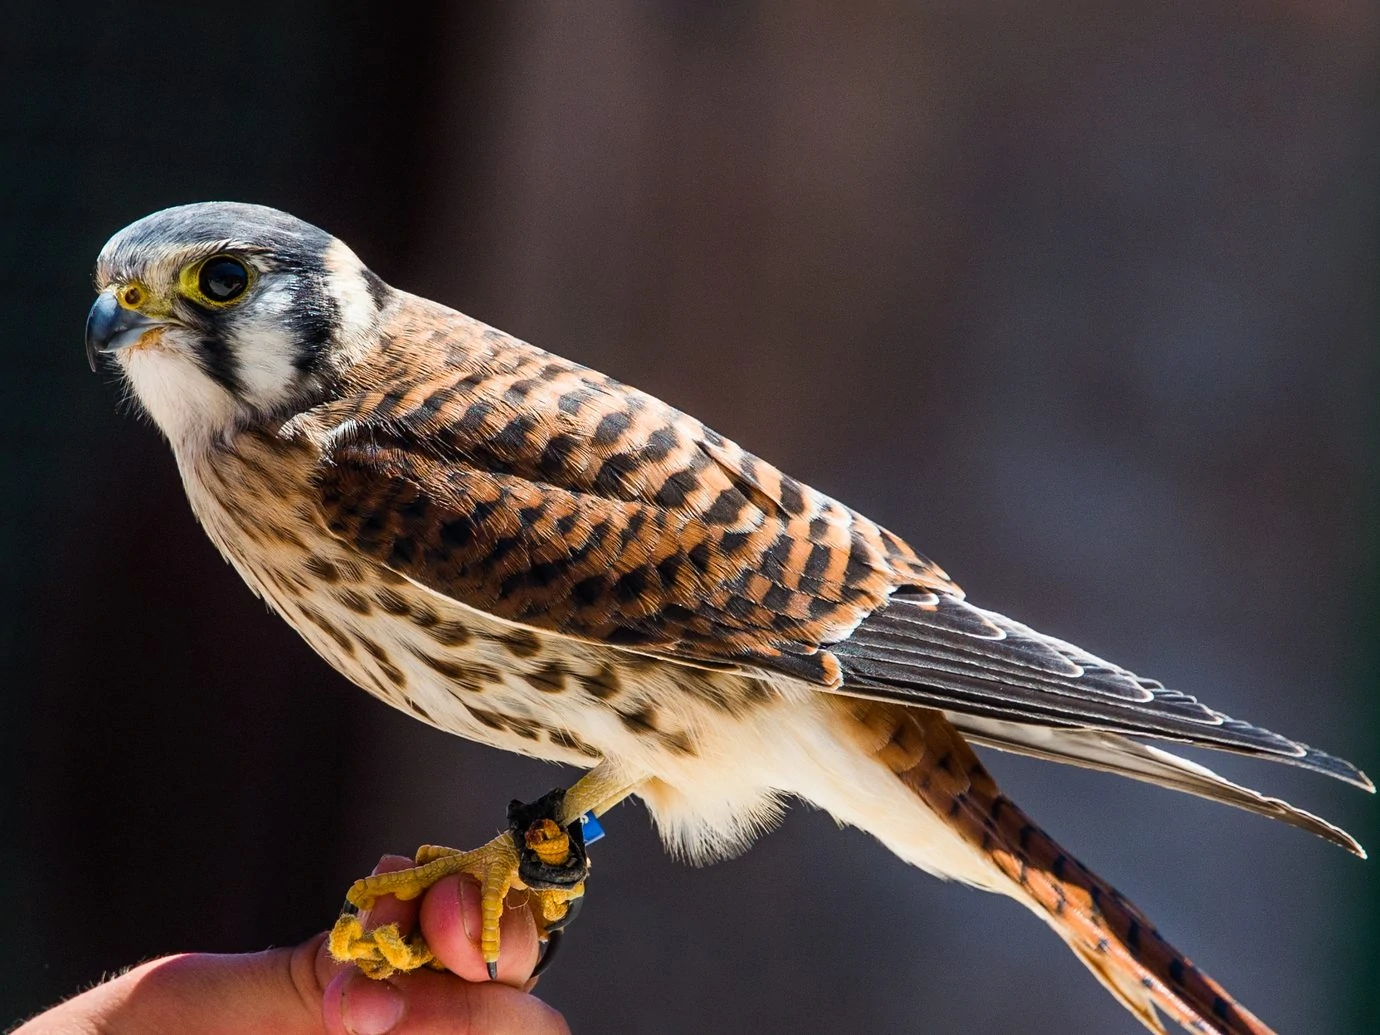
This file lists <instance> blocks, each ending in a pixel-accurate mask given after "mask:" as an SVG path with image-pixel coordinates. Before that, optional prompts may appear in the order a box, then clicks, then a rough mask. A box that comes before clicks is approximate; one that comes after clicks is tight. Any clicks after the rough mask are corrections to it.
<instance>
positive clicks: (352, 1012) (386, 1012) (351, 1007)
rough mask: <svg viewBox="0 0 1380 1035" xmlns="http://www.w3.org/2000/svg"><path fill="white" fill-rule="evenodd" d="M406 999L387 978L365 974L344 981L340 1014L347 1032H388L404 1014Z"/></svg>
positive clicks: (383, 1034) (360, 1034) (355, 1034)
mask: <svg viewBox="0 0 1380 1035" xmlns="http://www.w3.org/2000/svg"><path fill="white" fill-rule="evenodd" d="M406 1007H407V1003H406V1002H405V1001H404V1000H403V994H402V993H401V992H399V991H398V989H397V988H396V987H395V986H394V985H393V984H392V983H391V982H388V981H372V980H370V979H369V978H367V977H365V976H364V975H362V974H361V975H359V976H358V977H357V978H355V979H353V980H351V981H348V982H346V984H345V988H344V990H343V991H342V992H341V999H340V1018H341V1020H342V1021H344V1023H345V1030H346V1031H348V1032H349V1033H350V1035H387V1033H388V1032H390V1031H392V1030H393V1029H394V1028H396V1027H397V1026H398V1022H399V1021H401V1020H402V1018H403V1011H404V1010H405V1009H406Z"/></svg>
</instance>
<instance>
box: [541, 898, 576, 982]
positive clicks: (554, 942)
mask: <svg viewBox="0 0 1380 1035" xmlns="http://www.w3.org/2000/svg"><path fill="white" fill-rule="evenodd" d="M577 901H578V900H577ZM573 912H575V907H574V903H571V908H570V911H569V912H568V913H567V914H566V916H567V917H568V916H569V915H570V913H573ZM561 923H563V924H564V923H569V920H562V921H561ZM564 938H565V932H564V931H562V930H561V929H560V928H559V927H553V928H550V929H549V930H548V932H547V937H546V941H544V942H542V943H541V959H539V960H537V965H536V966H535V967H533V968H532V977H534V978H538V977H541V976H542V974H544V973H546V970H547V968H548V967H550V966H551V961H552V960H554V959H555V958H556V951H557V950H558V949H559V948H560V947H561V941H562V940H563V939H564Z"/></svg>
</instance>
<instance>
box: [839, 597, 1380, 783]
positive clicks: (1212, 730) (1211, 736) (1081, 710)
mask: <svg viewBox="0 0 1380 1035" xmlns="http://www.w3.org/2000/svg"><path fill="white" fill-rule="evenodd" d="M979 621H980V622H984V623H986V625H987V626H988V627H990V628H991V629H993V630H996V632H997V635H992V634H991V633H989V632H988V631H986V630H980V631H978V632H969V631H967V630H968V629H972V628H975V627H976V623H978V622H979ZM830 650H831V651H832V652H833V653H834V654H835V656H836V657H838V659H839V661H840V663H841V664H842V666H843V678H844V682H845V685H846V687H847V689H848V691H849V692H858V693H861V694H863V695H864V696H870V697H871V696H875V697H878V698H882V699H886V700H896V701H904V702H913V703H916V704H925V705H928V706H930V707H934V708H941V709H944V710H947V711H954V712H963V713H968V714H971V715H974V716H979V717H983V718H989V719H1008V720H1017V721H1020V722H1025V723H1029V724H1032V725H1036V726H1045V727H1054V728H1057V727H1076V728H1083V729H1095V730H1105V731H1110V732H1115V733H1122V734H1132V735H1136V736H1145V737H1156V738H1159V739H1163V740H1178V741H1183V742H1185V743H1191V744H1197V745H1199V746H1201V747H1211V748H1219V749H1224V750H1229V751H1237V752H1241V753H1244V754H1250V755H1256V756H1259V757H1263V758H1270V759H1276V760H1279V761H1283V762H1290V763H1293V764H1295V765H1299V766H1303V767H1304V768H1306V769H1312V770H1314V771H1316V772H1320V773H1325V774H1327V775H1328V776H1335V777H1337V778H1338V779H1341V780H1345V781H1347V782H1348V783H1353V784H1356V785H1357V786H1360V787H1364V788H1366V789H1368V790H1370V789H1373V787H1372V785H1371V783H1370V781H1369V780H1368V779H1367V778H1366V777H1365V775H1364V774H1362V773H1361V772H1360V771H1359V770H1358V769H1357V768H1356V767H1355V766H1353V765H1352V764H1351V763H1349V762H1346V761H1343V760H1342V759H1339V758H1335V757H1333V756H1332V755H1329V754H1326V753H1325V752H1322V751H1318V750H1316V749H1314V748H1310V747H1308V746H1307V745H1305V744H1299V743H1297V742H1295V741H1292V740H1289V739H1288V738H1286V737H1282V736H1280V735H1279V734H1277V733H1272V732H1270V731H1269V730H1266V729H1262V728H1260V727H1258V726H1253V725H1251V724H1250V723H1246V722H1240V721H1238V720H1236V719H1232V718H1230V717H1228V716H1226V715H1223V714H1222V713H1221V712H1217V711H1214V710H1213V709H1211V708H1209V707H1207V706H1206V705H1204V704H1202V703H1201V702H1199V701H1198V700H1197V699H1195V698H1193V697H1190V696H1189V695H1188V694H1185V693H1181V692H1179V691H1176V690H1168V689H1166V688H1165V687H1164V686H1163V685H1162V684H1160V683H1157V682H1155V681H1153V680H1149V679H1142V678H1140V677H1139V676H1137V675H1135V674H1134V673H1132V672H1128V671H1127V670H1126V669H1124V668H1121V667H1120V666H1117V665H1113V664H1111V663H1110V662H1107V661H1104V660H1102V659H1101V658H1098V657H1095V656H1093V655H1092V654H1089V653H1088V652H1087V651H1085V650H1083V649H1081V648H1079V647H1075V646H1074V645H1072V644H1069V643H1065V642H1063V641H1061V640H1056V639H1054V638H1053V637H1049V636H1045V635H1043V634H1042V633H1038V632H1036V631H1035V630H1033V629H1030V628H1028V627H1027V626H1024V625H1021V624H1020V623H1019V622H1014V621H1012V620H1011V619H1009V618H1006V617H1005V616H1003V615H999V614H995V613H993V612H990V611H982V610H980V609H978V608H975V607H973V606H972V605H971V604H969V603H967V602H966V601H964V600H962V599H960V598H958V597H954V596H947V595H941V597H940V600H939V605H938V607H937V608H933V609H931V608H929V607H923V606H919V605H917V604H915V603H914V602H912V601H910V600H908V599H906V598H905V597H904V596H898V597H895V598H893V599H892V600H891V602H890V603H889V604H888V605H887V606H886V607H884V608H882V609H881V610H879V611H877V612H875V613H873V614H871V615H869V616H868V617H867V618H866V619H864V620H863V622H862V623H861V624H860V625H859V626H858V628H857V629H856V630H854V632H853V633H852V634H851V635H850V636H849V637H848V638H847V639H846V640H844V641H843V642H841V643H837V644H833V645H832V646H831V647H830Z"/></svg>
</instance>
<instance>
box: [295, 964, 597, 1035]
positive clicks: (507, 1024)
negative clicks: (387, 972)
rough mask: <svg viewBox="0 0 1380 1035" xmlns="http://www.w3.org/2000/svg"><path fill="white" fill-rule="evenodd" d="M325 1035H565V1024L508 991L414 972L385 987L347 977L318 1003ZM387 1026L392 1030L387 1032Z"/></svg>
mask: <svg viewBox="0 0 1380 1035" xmlns="http://www.w3.org/2000/svg"><path fill="white" fill-rule="evenodd" d="M322 1014H323V1020H324V1022H325V1027H326V1031H327V1032H328V1033H329V1035H384V1033H385V1032H386V1033H387V1035H569V1032H570V1029H569V1028H568V1027H567V1026H566V1023H565V1020H564V1018H562V1017H561V1015H560V1014H558V1013H557V1012H556V1011H555V1010H553V1009H552V1008H551V1007H549V1006H547V1005H546V1004H545V1003H543V1002H542V1001H541V1000H540V999H536V998H533V997H532V996H530V995H525V994H524V993H522V992H519V991H518V990H517V989H515V988H510V987H508V986H507V985H502V984H496V983H494V982H489V981H486V982H484V983H483V984H471V983H469V982H467V981H462V980H461V979H460V978H458V977H456V976H455V975H453V974H441V973H437V972H436V971H430V970H419V971H416V972H415V973H412V974H400V975H397V976H396V977H393V978H390V979H389V980H388V981H370V980H369V979H368V978H366V977H364V976H363V975H361V974H359V973H357V972H346V973H343V974H341V975H340V977H339V978H337V979H336V980H335V981H333V982H332V983H331V987H330V988H328V989H327V990H326V995H325V998H324V1000H323V1011H322ZM390 1025H391V1026H390Z"/></svg>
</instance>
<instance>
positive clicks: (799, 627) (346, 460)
mask: <svg viewBox="0 0 1380 1035" xmlns="http://www.w3.org/2000/svg"><path fill="white" fill-rule="evenodd" d="M398 297H399V298H400V299H401V302H400V303H399V304H398V305H397V307H396V308H395V310H394V312H393V314H392V317H391V319H390V320H389V323H388V325H387V326H386V328H385V331H386V334H385V339H384V345H383V347H382V348H381V349H379V350H377V351H376V352H375V353H374V354H372V355H371V356H370V357H369V358H368V359H366V360H365V361H363V362H361V363H359V364H357V365H356V366H354V367H352V368H351V369H349V370H348V371H346V372H345V374H344V376H343V378H342V384H341V388H340V391H339V392H338V394H337V396H336V397H335V398H334V399H333V400H332V401H330V402H328V403H326V404H323V405H322V406H320V407H318V408H317V409H316V410H314V411H311V412H310V413H308V414H305V415H303V417H302V418H300V419H298V420H295V421H294V422H293V424H295V425H297V427H296V429H295V430H294V429H285V433H287V432H292V433H299V432H300V433H309V434H312V436H313V437H314V438H315V439H316V440H317V442H318V445H319V446H320V447H321V449H322V461H321V464H320V467H319V470H318V472H317V484H318V487H319V490H320V506H321V510H322V513H323V516H324V518H325V520H326V521H327V523H328V524H329V526H330V528H331V529H332V531H333V532H334V533H335V534H336V535H338V536H340V537H341V538H342V539H344V540H346V541H347V542H349V543H351V544H352V545H354V546H355V547H356V548H357V549H359V550H361V551H362V552H363V553H365V554H366V555H368V556H370V557H373V558H375V559H376V560H378V561H379V562H380V563H383V564H385V565H387V566H388V567H390V568H393V569H394V570H396V571H398V572H400V573H402V574H404V575H406V576H408V577H409V578H412V579H414V580H415V581H417V582H419V583H421V584H422V585H425V586H428V587H430V588H431V589H433V590H436V591H437V592H440V593H443V594H445V595H448V596H450V597H452V598H454V599H456V600H458V601H461V602H462V603H464V604H467V605H469V606H471V607H475V608H478V609H480V610H484V611H487V612H489V613H491V614H494V615H497V616H499V617H501V618H505V619H509V620H512V621H515V622H521V623H524V624H527V625H530V626H533V627H535V628H540V629H546V630H550V631H554V632H559V633H562V634H564V635H569V636H576V637H579V638H583V639H589V640H594V641H597V642H601V643H606V644H609V645H612V646H618V647H623V648H627V649H630V650H636V651H640V652H645V653H653V654H656V655H659V656H663V657H667V658H669V659H671V660H676V661H682V662H688V663H699V664H716V665H723V664H727V665H732V666H735V667H740V668H743V669H746V670H768V671H779V672H785V673H788V674H790V675H793V676H796V677H798V678H802V679H806V680H809V681H812V682H815V683H817V684H820V685H821V686H822V687H825V688H828V689H831V690H835V691H838V692H842V693H849V694H857V695H860V696H868V697H877V698H882V699H887V700H894V701H899V702H902V703H906V704H916V705H923V706H927V707H932V708H936V709H939V710H943V711H945V712H948V713H950V714H954V715H970V716H972V717H974V719H987V720H996V721H1002V722H1017V723H1025V724H1028V725H1030V726H1031V727H1034V728H1049V729H1059V728H1064V729H1089V730H1099V731H1107V732H1109V733H1112V734H1129V735H1135V736H1145V737H1158V738H1163V739H1169V740H1180V741H1184V742H1188V743H1193V744H1198V745H1202V746H1205V747H1213V748H1222V749H1227V750H1233V751H1239V752H1245V753H1247V754H1252V755H1257V756H1259V757H1264V758H1272V759H1277V760H1281V761H1286V762H1292V763H1294V764H1297V765H1301V766H1304V767H1307V768H1310V769H1314V770H1316V771H1318V772H1322V773H1326V774H1328V775H1331V776H1335V777H1338V778H1340V779H1343V780H1347V781H1349V782H1351V783H1355V784H1357V785H1359V786H1362V787H1367V788H1369V787H1370V786H1371V785H1370V782H1369V781H1368V780H1367V779H1366V778H1365V776H1364V775H1362V774H1361V773H1360V772H1359V771H1358V770H1357V769H1356V768H1355V767H1354V766H1352V765H1350V764H1349V763H1347V762H1344V761H1342V760H1341V759H1337V758H1333V757H1332V756H1330V755H1327V754H1324V753H1323V752H1321V751H1315V750H1313V749H1311V748H1309V747H1307V746H1305V745H1303V744H1299V743H1296V742H1294V741H1291V740H1288V739H1286V738H1284V737H1281V736H1279V735H1277V734H1274V733H1271V732H1269V731H1268V730H1264V729H1261V728H1259V727H1256V726H1252V725H1250V724H1248V723H1244V722H1238V721H1236V720H1233V719H1230V718H1228V717H1227V716H1224V715H1222V714H1221V713H1219V712H1216V711H1213V710H1212V709H1210V708H1208V707H1206V706H1205V705H1203V704H1200V703H1199V702H1198V701H1197V700H1195V699H1194V698H1192V697H1190V696H1188V695H1187V694H1183V693H1179V692H1177V691H1172V690H1167V689H1165V688H1164V687H1163V686H1162V685H1160V684H1159V683H1156V682H1153V681H1150V680H1145V679H1141V678H1139V677H1137V676H1135V675H1133V674H1132V673H1130V672H1128V671H1126V670H1125V669H1122V668H1119V667H1118V666H1115V665H1112V664H1110V663H1108V662H1105V661H1103V660H1101V659H1099V658H1096V657H1094V656H1092V655H1091V654H1088V653H1087V652H1086V651H1083V650H1081V649H1080V648H1078V647H1074V646H1072V645H1071V644H1067V643H1064V642H1062V641H1059V640H1056V639H1053V638H1051V637H1047V636H1044V635H1042V634H1040V633H1036V632H1035V631H1033V630H1031V629H1028V628H1026V627H1025V626H1023V625H1020V624H1019V623H1016V622H1013V621H1011V620H1010V619H1007V618H1004V617H1003V616H1001V615H998V614H994V613H992V612H987V611H982V610H980V609H978V608H975V607H973V606H971V605H969V604H968V603H966V602H965V601H964V600H963V593H962V591H961V590H960V589H959V588H958V587H957V586H956V585H954V584H953V583H952V582H951V581H949V579H948V577H947V576H946V575H945V574H944V572H943V571H941V570H940V569H939V568H937V567H936V566H934V565H933V564H932V563H930V562H929V561H927V560H926V559H925V558H923V557H921V556H920V555H918V554H916V553H915V552H914V551H912V550H911V549H910V547H909V546H907V545H906V544H905V543H904V542H903V541H902V540H900V539H899V538H898V537H896V536H895V535H893V534H892V533H890V532H888V531H886V530H885V529H883V528H881V527H879V526H878V525H876V524H874V523H873V522H871V521H869V520H868V519H866V518H864V517H863V516H862V515H860V514H857V513H855V512H854V511H852V510H849V509H848V508H847V507H844V506H843V505H842V504H840V503H838V502H836V501H834V500H832V499H830V498H828V497H827V496H824V495H823V494H822V493H818V492H816V491H814V490H813V489H811V488H810V487H809V486H806V485H803V484H801V483H800V482H797V481H795V480H794V479H791V478H790V477H788V476H786V475H784V474H782V473H781V472H780V471H778V470H776V469H775V468H774V467H772V466H771V465H769V464H767V463H765V462H764V461H762V460H760V459H758V458H757V457H754V456H752V455H751V454H749V453H747V452H745V451H744V450H742V449H741V448H740V447H738V446H737V445H735V444H734V443H732V442H730V441H728V440H726V439H724V438H723V437H721V436H719V435H718V434H716V433H715V432H713V431H711V430H710V429H708V428H706V427H705V426H704V425H702V424H701V423H700V422H699V421H696V420H695V419H694V418H692V417H689V416H687V415H686V414H683V413H680V412H679V411H677V410H675V409H673V408H671V407H670V406H667V405H666V404H665V403H662V402H660V401H659V400H657V399H654V398H652V397H651V396H648V395H645V394H644V393H642V392H639V391H637V390H636V389H632V388H629V387H627V386H625V385H622V384H619V383H618V382H617V381H614V380H612V379H611V378H608V377H605V376H604V375H602V374H599V373H597V372H595V371H592V370H588V369H586V368H584V367H581V366H579V365H577V364H574V363H571V362H569V361H567V360H563V359H561V358H559V357H557V356H553V355H551V354H549V353H546V352H543V351H541V350H539V349H536V348H533V347H532V346H530V345H527V344H526V343H524V342H521V341H518V340H517V339H514V338H512V337H510V336H508V335H505V334H503V333H502V332H500V331H496V330H494V329H493V328H489V327H486V326H484V325H483V324H480V323H478V322H477V321H474V320H471V319H470V318H468V317H465V316H463V315H461V314H459V313H455V312H453V311H451V310H448V309H445V308H444V307H441V306H438V305H436V304H435V303H430V302H426V301H424V300H421V299H416V298H412V297H411V296H406V295H401V294H399V296H398Z"/></svg>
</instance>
